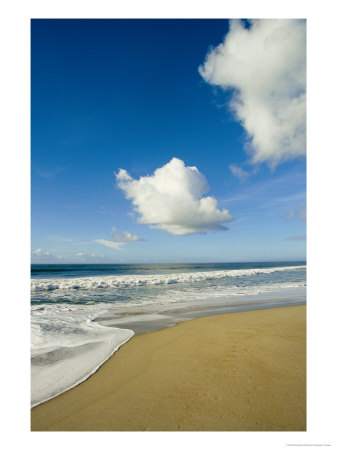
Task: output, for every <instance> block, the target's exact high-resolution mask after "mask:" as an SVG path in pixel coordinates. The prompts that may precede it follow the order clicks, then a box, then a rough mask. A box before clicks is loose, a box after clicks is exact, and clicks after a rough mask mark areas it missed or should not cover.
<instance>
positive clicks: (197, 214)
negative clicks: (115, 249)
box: [116, 158, 232, 234]
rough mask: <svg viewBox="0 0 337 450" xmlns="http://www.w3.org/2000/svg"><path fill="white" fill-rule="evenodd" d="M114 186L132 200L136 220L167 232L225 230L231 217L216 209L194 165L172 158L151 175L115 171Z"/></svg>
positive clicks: (215, 201)
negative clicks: (116, 185) (115, 179)
mask: <svg viewBox="0 0 337 450" xmlns="http://www.w3.org/2000/svg"><path fill="white" fill-rule="evenodd" d="M116 177H117V182H118V186H119V187H120V188H121V189H122V190H123V191H124V193H125V196H126V198H128V199H130V200H132V204H133V206H134V209H135V211H136V212H137V213H138V214H139V217H138V222H139V223H143V224H147V225H150V226H151V227H152V228H159V229H161V230H165V231H168V232H169V233H171V234H192V233H204V232H206V231H208V230H225V229H226V227H225V226H224V225H223V223H224V222H228V221H230V220H232V217H231V216H230V214H229V213H228V211H227V210H226V209H222V210H219V209H218V203H217V200H216V199H215V198H214V197H203V195H204V194H205V193H207V192H208V191H209V186H208V183H207V180H206V178H205V177H204V176H203V175H202V174H201V173H200V172H199V171H198V169H197V168H196V167H188V166H185V164H184V161H182V160H180V159H178V158H173V159H172V160H171V161H170V162H169V163H167V164H165V165H164V166H163V167H160V168H158V169H156V170H155V172H154V174H153V175H151V176H145V177H140V178H139V180H135V179H133V178H132V177H131V176H130V175H129V174H128V173H127V172H126V170H124V169H120V170H119V172H118V174H117V175H116Z"/></svg>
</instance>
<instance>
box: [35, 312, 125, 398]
mask: <svg viewBox="0 0 337 450" xmlns="http://www.w3.org/2000/svg"><path fill="white" fill-rule="evenodd" d="M98 311H100V312H102V311H103V310H102V306H101V307H100V308H92V309H90V310H89V309H88V307H87V308H83V307H79V306H75V305H74V306H72V307H69V306H65V305H48V306H47V307H39V306H35V307H33V308H32V327H31V328H32V350H31V354H32V370H31V377H32V382H31V403H32V406H36V405H38V404H40V403H42V402H44V401H46V400H49V399H50V398H53V397H55V396H56V395H59V394H61V393H62V392H64V391H66V390H68V389H70V388H72V387H74V386H76V385H77V384H79V383H81V382H82V381H84V380H85V379H87V378H88V377H89V376H90V375H91V374H92V373H94V372H95V371H96V370H97V369H98V368H99V367H100V366H101V365H102V364H103V363H104V361H106V360H107V359H108V358H109V357H110V356H111V355H112V354H113V353H114V352H115V351H116V350H118V348H119V347H120V346H121V345H122V344H124V343H125V342H126V341H128V340H129V339H130V338H131V337H132V336H133V335H134V332H133V331H132V330H128V329H120V328H112V327H105V326H103V325H101V324H100V323H98V322H94V321H93V320H92V319H93V318H94V317H95V315H96V314H97V312H98ZM88 313H89V314H88Z"/></svg>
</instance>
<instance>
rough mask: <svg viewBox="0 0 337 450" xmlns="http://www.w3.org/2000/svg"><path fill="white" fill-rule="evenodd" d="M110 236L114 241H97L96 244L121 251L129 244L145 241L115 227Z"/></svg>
mask: <svg viewBox="0 0 337 450" xmlns="http://www.w3.org/2000/svg"><path fill="white" fill-rule="evenodd" d="M110 234H111V235H112V237H113V241H108V240H106V239H95V240H94V242H97V243H98V244H102V245H104V246H105V247H110V248H114V249H115V250H121V249H122V248H123V247H124V245H125V244H126V243H128V242H137V241H142V240H143V239H141V238H140V237H139V236H137V235H136V234H131V233H129V232H128V231H122V232H119V231H118V230H117V228H115V227H112V228H111V230H110ZM94 256H96V255H94Z"/></svg>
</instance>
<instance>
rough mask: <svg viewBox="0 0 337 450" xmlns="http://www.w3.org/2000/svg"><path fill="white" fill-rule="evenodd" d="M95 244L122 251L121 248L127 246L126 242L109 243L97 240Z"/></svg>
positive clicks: (104, 240)
mask: <svg viewBox="0 0 337 450" xmlns="http://www.w3.org/2000/svg"><path fill="white" fill-rule="evenodd" d="M94 242H97V243H98V244H102V245H104V246H105V247H110V248H114V249H115V250H121V248H122V247H123V246H124V245H125V242H114V241H107V240H106V239H95V240H94Z"/></svg>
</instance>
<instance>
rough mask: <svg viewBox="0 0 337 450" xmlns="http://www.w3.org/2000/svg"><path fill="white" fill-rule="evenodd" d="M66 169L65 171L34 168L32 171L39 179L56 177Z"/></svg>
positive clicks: (59, 168) (63, 168) (62, 168)
mask: <svg viewBox="0 0 337 450" xmlns="http://www.w3.org/2000/svg"><path fill="white" fill-rule="evenodd" d="M66 169H67V167H56V168H55V169H53V170H48V169H41V168H37V167H35V169H34V170H35V172H36V173H37V174H38V175H39V177H41V178H53V177H54V176H55V175H57V174H58V173H60V172H63V171H64V170H66Z"/></svg>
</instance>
